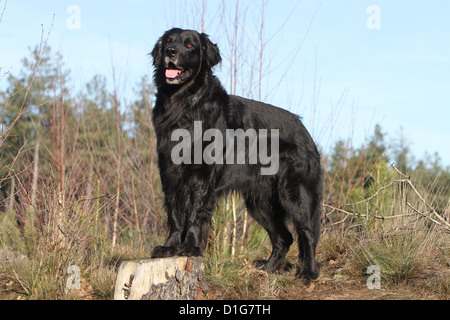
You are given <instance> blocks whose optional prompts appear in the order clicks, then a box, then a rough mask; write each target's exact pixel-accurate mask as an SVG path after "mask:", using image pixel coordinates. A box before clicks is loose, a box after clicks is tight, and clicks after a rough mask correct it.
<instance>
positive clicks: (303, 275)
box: [296, 268, 320, 283]
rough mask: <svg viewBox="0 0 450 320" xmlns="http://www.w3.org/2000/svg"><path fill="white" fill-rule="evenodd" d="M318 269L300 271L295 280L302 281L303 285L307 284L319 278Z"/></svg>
mask: <svg viewBox="0 0 450 320" xmlns="http://www.w3.org/2000/svg"><path fill="white" fill-rule="evenodd" d="M319 273H320V272H319V269H318V268H316V270H303V269H302V270H300V271H299V272H298V273H297V274H296V278H297V279H302V280H303V281H304V282H305V283H309V282H311V281H312V280H315V279H317V278H319Z"/></svg>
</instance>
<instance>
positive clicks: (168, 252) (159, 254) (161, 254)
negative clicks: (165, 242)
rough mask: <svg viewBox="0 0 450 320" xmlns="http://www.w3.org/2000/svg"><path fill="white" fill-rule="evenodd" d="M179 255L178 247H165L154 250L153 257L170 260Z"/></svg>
mask: <svg viewBox="0 0 450 320" xmlns="http://www.w3.org/2000/svg"><path fill="white" fill-rule="evenodd" d="M176 255H177V248H176V247H164V246H157V247H155V248H154V249H153V251H152V254H151V257H152V259H154V258H168V257H173V256H176Z"/></svg>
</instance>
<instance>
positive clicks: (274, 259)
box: [244, 194, 293, 272]
mask: <svg viewBox="0 0 450 320" xmlns="http://www.w3.org/2000/svg"><path fill="white" fill-rule="evenodd" d="M244 198H245V204H246V206H247V209H248V211H249V213H250V214H251V216H252V217H253V218H254V219H255V220H256V221H257V222H259V224H261V226H262V227H263V228H264V229H265V230H266V231H267V233H268V234H269V238H270V242H271V244H272V253H271V255H270V257H269V259H268V260H267V261H265V260H257V261H255V266H256V267H257V268H258V269H260V270H264V271H267V272H275V271H277V270H280V269H285V268H287V267H289V263H288V262H287V261H286V254H287V252H288V251H289V247H290V245H291V244H292V242H293V238H292V234H291V233H290V232H289V230H288V228H287V227H286V225H285V223H284V210H283V208H281V207H280V206H279V203H278V199H264V198H256V199H255V198H254V197H253V196H252V195H249V194H244Z"/></svg>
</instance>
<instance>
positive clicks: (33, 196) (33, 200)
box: [31, 138, 41, 207]
mask: <svg viewBox="0 0 450 320" xmlns="http://www.w3.org/2000/svg"><path fill="white" fill-rule="evenodd" d="M40 146H41V140H40V139H39V138H38V139H37V140H36V146H35V148H34V166H33V182H32V185H31V205H32V206H33V207H36V193H37V183H38V177H39V149H40Z"/></svg>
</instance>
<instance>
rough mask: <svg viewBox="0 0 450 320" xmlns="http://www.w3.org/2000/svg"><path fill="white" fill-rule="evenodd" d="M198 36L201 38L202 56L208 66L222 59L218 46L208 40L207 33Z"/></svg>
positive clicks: (210, 66) (212, 65)
mask: <svg viewBox="0 0 450 320" xmlns="http://www.w3.org/2000/svg"><path fill="white" fill-rule="evenodd" d="M200 37H201V39H202V45H203V52H204V57H205V59H206V63H207V65H208V67H209V68H212V67H214V66H215V65H217V64H219V63H220V62H221V61H222V57H221V56H220V52H219V48H218V47H217V45H216V44H214V43H212V42H211V40H209V37H208V35H207V34H205V33H202V34H200Z"/></svg>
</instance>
